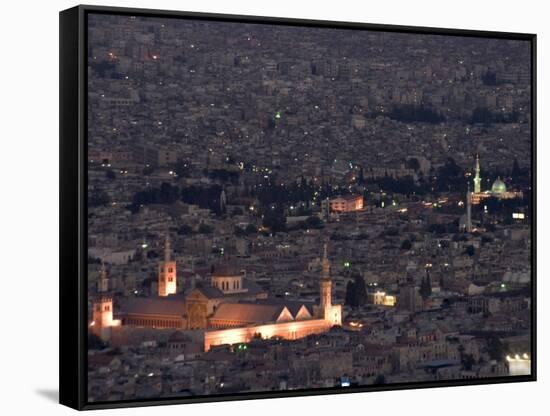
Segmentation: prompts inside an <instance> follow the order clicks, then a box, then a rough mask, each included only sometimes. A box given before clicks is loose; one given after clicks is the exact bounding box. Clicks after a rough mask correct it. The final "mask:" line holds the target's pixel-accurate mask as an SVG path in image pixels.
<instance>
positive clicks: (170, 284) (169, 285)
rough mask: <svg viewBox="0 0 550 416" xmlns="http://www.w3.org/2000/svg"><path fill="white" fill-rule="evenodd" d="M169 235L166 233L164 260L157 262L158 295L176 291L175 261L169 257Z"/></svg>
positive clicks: (170, 251)
mask: <svg viewBox="0 0 550 416" xmlns="http://www.w3.org/2000/svg"><path fill="white" fill-rule="evenodd" d="M171 254H172V249H171V247H170V236H169V235H168V233H166V240H165V242H164V261H161V262H160V264H159V296H168V295H173V294H175V293H176V290H177V286H176V262H175V261H172V259H171Z"/></svg>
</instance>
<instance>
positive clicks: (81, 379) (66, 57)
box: [59, 5, 537, 410]
mask: <svg viewBox="0 0 550 416" xmlns="http://www.w3.org/2000/svg"><path fill="white" fill-rule="evenodd" d="M90 13H94V14H110V15H132V16H149V17H170V18H178V19H194V20H207V21H219V22H242V23H266V24H271V25H286V26H308V27H317V28H344V29H356V30H371V31H391V32H399V33H407V34H411V35H414V34H440V35H460V36H464V37H484V38H497V39H509V40H526V41H529V42H530V43H531V69H532V72H531V98H532V99H531V117H532V119H531V138H532V139H531V168H532V187H533V192H532V201H531V207H532V212H531V218H532V227H531V241H532V245H531V261H532V264H531V270H532V285H531V288H532V293H531V296H532V297H531V299H532V307H531V313H532V321H531V322H532V325H531V345H532V351H531V357H532V359H531V374H530V375H527V376H512V377H510V376H507V377H494V378H483V379H473V380H444V381H440V382H407V383H402V384H401V383H400V384H389V385H378V386H376V385H370V386H361V387H354V386H352V387H345V388H322V389H311V390H309V389H303V390H294V391H273V392H261V393H238V394H233V395H208V396H198V397H181V398H163V399H143V400H140V399H138V400H132V401H115V402H94V403H89V402H88V400H87V284H86V281H87V280H86V279H87V267H86V262H87V254H86V253H87V244H88V242H87V205H86V204H87V192H86V190H87V169H86V166H87V163H86V161H87V158H86V155H87V137H86V136H87V110H86V109H87V93H88V92H87V53H86V50H87V49H86V48H87V16H88V15H89V14H90ZM59 33H60V39H59V50H60V61H59V67H60V72H59V74H60V80H59V81H60V92H59V94H60V108H59V115H60V118H59V125H60V149H59V151H60V153H59V154H60V184H59V185H60V199H59V202H60V218H59V219H60V247H59V249H60V255H59V261H60V263H59V264H60V276H59V287H60V303H59V311H60V314H59V316H60V320H59V334H60V338H59V344H60V351H59V353H60V355H59V359H60V367H59V393H60V394H59V401H60V403H61V404H63V405H66V406H69V407H72V408H75V409H79V410H88V409H107V408H118V407H135V406H153V405H164V404H177V403H198V402H217V401H229V400H248V399H263V398H274V397H294V396H305V395H325V394H341V393H356V392H370V391H381V390H402V389H417V388H433V387H449V386H464V385H482V384H496V383H510V382H527V381H535V380H536V379H537V376H536V369H537V366H536V362H537V354H536V345H537V338H536V327H537V321H536V305H537V303H536V189H537V186H536V115H537V113H536V111H537V108H536V63H537V62H536V39H537V38H536V35H535V34H519V33H506V32H491V31H479V30H459V29H441V28H430V27H414V26H394V25H381V24H367V23H352V22H336V21H319V20H306V19H290V18H275V17H258V16H240V15H224V14H212V13H194V12H179V11H165V10H149V9H134V8H119V7H102V6H83V5H80V6H77V7H74V8H71V9H67V10H64V11H62V12H60V31H59Z"/></svg>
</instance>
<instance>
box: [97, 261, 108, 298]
mask: <svg viewBox="0 0 550 416" xmlns="http://www.w3.org/2000/svg"><path fill="white" fill-rule="evenodd" d="M97 291H98V293H105V292H108V291H109V278H108V277H107V269H106V268H105V263H104V262H103V260H102V261H101V269H100V271H99V279H98V280H97Z"/></svg>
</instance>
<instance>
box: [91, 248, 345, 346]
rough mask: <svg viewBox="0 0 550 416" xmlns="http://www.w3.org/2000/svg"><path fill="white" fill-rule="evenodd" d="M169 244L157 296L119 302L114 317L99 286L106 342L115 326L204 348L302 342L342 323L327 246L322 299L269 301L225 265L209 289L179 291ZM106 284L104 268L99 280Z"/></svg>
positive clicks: (95, 307)
mask: <svg viewBox="0 0 550 416" xmlns="http://www.w3.org/2000/svg"><path fill="white" fill-rule="evenodd" d="M170 250H171V249H170V241H169V239H168V238H167V239H166V243H165V253H164V260H163V261H161V262H160V264H159V273H158V279H159V281H158V296H154V297H147V298H145V297H130V298H121V299H120V300H117V303H118V305H117V306H118V309H117V318H118V319H117V320H115V319H114V318H113V297H112V296H108V295H107V294H106V292H107V287H108V283H105V282H103V283H100V284H99V285H98V287H99V286H100V285H102V289H105V290H101V291H99V290H98V292H100V293H99V296H97V297H96V298H94V299H93V301H92V311H93V312H92V320H91V322H90V329H91V330H92V332H94V333H95V334H97V335H99V336H101V337H102V338H104V339H106V338H108V337H109V334H110V333H111V332H110V331H112V330H113V329H114V328H113V327H119V326H121V327H135V328H158V329H170V328H173V329H178V330H181V331H189V332H190V333H191V332H192V333H193V334H194V336H195V337H196V336H197V334H199V335H200V337H201V341H202V342H203V343H204V350H205V351H208V350H209V349H210V347H211V346H214V345H222V344H236V343H242V342H249V341H250V340H252V339H253V338H259V337H261V338H264V339H268V338H271V337H280V338H284V339H291V340H292V339H298V338H302V337H305V336H308V335H311V334H318V333H322V332H326V331H328V330H329V329H330V328H331V327H332V326H334V325H341V323H342V306H341V305H333V304H332V280H331V275H330V261H329V259H328V255H327V246H326V244H325V246H324V254H323V259H322V262H321V264H322V271H321V276H320V279H319V289H320V300H319V303H318V304H317V305H313V304H310V303H308V302H300V301H287V300H284V299H275V298H270V297H269V296H268V293H267V292H266V291H264V290H263V289H261V288H260V287H259V286H258V285H257V284H256V283H255V282H253V281H252V280H250V279H248V278H247V277H246V272H245V271H241V270H237V269H235V268H232V267H230V266H228V265H227V266H225V267H222V268H219V269H218V270H216V271H215V272H214V273H213V274H212V276H211V281H210V284H209V285H205V286H201V287H199V286H197V287H193V288H191V289H189V290H188V291H187V292H185V293H181V292H180V293H178V292H177V286H176V284H177V283H176V282H177V279H176V277H177V275H176V262H175V261H172V260H171V253H170ZM102 280H107V278H106V272H105V270H104V268H102V271H101V275H100V279H99V281H100V282H101V281H102Z"/></svg>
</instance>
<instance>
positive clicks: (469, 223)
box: [466, 183, 472, 233]
mask: <svg viewBox="0 0 550 416" xmlns="http://www.w3.org/2000/svg"><path fill="white" fill-rule="evenodd" d="M466 231H468V232H469V233H471V232H472V193H471V192H470V184H469V183H468V192H467V193H466Z"/></svg>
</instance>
